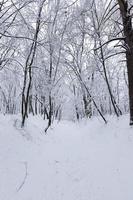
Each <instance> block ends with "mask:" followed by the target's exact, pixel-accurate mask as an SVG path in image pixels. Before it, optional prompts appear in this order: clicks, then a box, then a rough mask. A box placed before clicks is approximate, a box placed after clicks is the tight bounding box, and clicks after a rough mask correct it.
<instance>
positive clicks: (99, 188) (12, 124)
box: [0, 116, 133, 200]
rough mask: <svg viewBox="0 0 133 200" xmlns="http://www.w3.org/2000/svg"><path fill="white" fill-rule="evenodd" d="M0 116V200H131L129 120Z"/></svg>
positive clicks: (132, 155) (132, 165) (132, 176)
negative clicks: (58, 120) (49, 123)
mask: <svg viewBox="0 0 133 200" xmlns="http://www.w3.org/2000/svg"><path fill="white" fill-rule="evenodd" d="M17 118H18V116H14V117H11V116H0V200H133V129H132V128H130V127H129V126H128V117H127V116H123V117H121V118H120V119H119V120H117V119H116V118H113V117H112V118H110V119H109V121H110V122H109V123H108V125H104V124H103V123H102V122H101V121H99V120H98V119H93V120H91V121H88V122H85V121H84V122H82V123H75V124H74V123H72V122H67V121H63V122H61V123H59V124H57V123H55V124H54V125H53V128H52V129H50V130H49V132H48V134H47V135H45V133H44V129H45V127H46V124H45V122H44V121H43V120H42V119H41V118H40V117H30V119H29V120H28V121H27V124H26V127H25V129H23V130H22V129H20V128H19V120H17Z"/></svg>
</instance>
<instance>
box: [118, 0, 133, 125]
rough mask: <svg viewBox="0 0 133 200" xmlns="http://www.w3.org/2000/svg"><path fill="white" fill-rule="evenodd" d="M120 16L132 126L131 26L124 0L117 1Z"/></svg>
mask: <svg viewBox="0 0 133 200" xmlns="http://www.w3.org/2000/svg"><path fill="white" fill-rule="evenodd" d="M117 1H118V4H119V7H120V12H121V16H122V22H123V29H124V36H125V48H126V62H127V71H128V83H129V109H130V125H133V26H132V16H131V14H130V11H131V9H130V8H129V7H128V2H127V1H126V0H117Z"/></svg>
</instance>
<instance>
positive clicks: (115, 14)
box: [0, 0, 133, 131]
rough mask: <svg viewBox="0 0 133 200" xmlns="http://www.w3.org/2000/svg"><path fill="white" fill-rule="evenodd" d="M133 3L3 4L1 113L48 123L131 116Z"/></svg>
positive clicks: (0, 20) (7, 1)
mask: <svg viewBox="0 0 133 200" xmlns="http://www.w3.org/2000/svg"><path fill="white" fill-rule="evenodd" d="M132 17H133V3H132V1H130V0H129V1H125V0H118V1H115V0H110V1H104V0H102V1H101V0H92V1H87V0H86V1H85V0H82V1H80V0H76V1H71V0H70V1H65V0H55V1H54V0H49V1H47V0H42V1H41V0H31V1H30V0H24V1H21V0H15V1H13V0H2V1H1V3H0V80H1V85H0V99H1V101H0V112H1V113H3V114H18V113H21V115H22V122H21V126H22V127H23V126H24V124H25V120H26V119H27V117H28V115H29V114H32V115H41V116H42V117H43V118H44V120H45V119H46V120H48V126H47V127H46V131H47V129H48V127H50V126H51V124H52V123H53V121H54V120H59V121H60V120H61V119H68V120H74V121H76V120H80V119H83V118H88V120H89V118H91V117H93V116H97V115H100V116H101V118H102V119H103V121H104V122H105V123H107V120H106V117H105V115H112V114H113V115H114V114H115V115H116V116H117V117H119V116H120V115H122V114H125V113H130V125H132V124H133V69H132V68H133V67H132V65H133V24H132Z"/></svg>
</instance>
